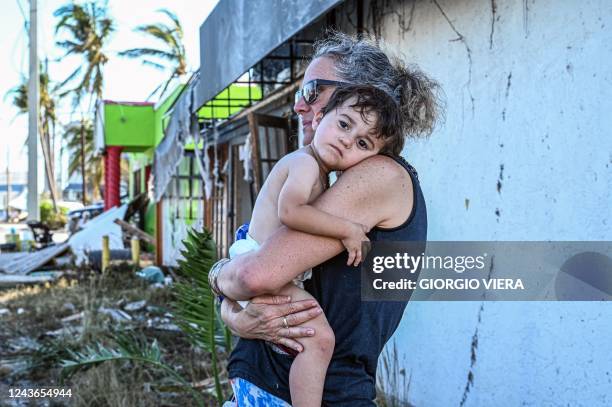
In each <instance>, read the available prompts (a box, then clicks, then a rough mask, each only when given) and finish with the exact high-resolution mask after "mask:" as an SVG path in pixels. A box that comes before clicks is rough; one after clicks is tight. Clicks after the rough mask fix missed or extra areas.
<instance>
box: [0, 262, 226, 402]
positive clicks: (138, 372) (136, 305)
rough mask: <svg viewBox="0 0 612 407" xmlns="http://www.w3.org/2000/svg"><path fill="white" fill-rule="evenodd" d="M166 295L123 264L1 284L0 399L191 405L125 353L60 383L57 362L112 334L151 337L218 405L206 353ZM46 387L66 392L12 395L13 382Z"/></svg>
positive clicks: (159, 372) (181, 389)
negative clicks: (33, 282)
mask: <svg viewBox="0 0 612 407" xmlns="http://www.w3.org/2000/svg"><path fill="white" fill-rule="evenodd" d="M171 302H172V288H171V286H161V285H151V284H148V283H147V282H145V281H144V280H142V279H140V278H138V277H136V276H135V275H134V271H133V269H132V268H131V266H128V265H125V266H113V267H111V268H110V269H109V270H108V271H107V272H106V273H105V274H104V275H101V274H100V273H99V272H95V271H90V270H79V271H72V272H68V273H67V274H66V275H65V276H64V277H63V278H62V279H60V280H59V281H56V282H54V283H53V284H48V283H47V284H46V285H44V286H41V285H39V286H34V287H18V288H13V289H8V290H0V405H9V406H11V405H13V406H18V405H19V406H21V405H48V406H53V405H58V406H60V405H70V406H73V405H74V406H154V405H170V406H171V405H183V406H184V405H196V402H195V400H194V398H193V396H192V395H191V394H190V393H189V392H188V391H186V389H185V386H184V385H181V384H180V383H179V382H178V381H177V380H176V379H173V378H172V377H171V375H169V374H168V372H167V371H164V370H163V369H160V368H156V367H155V366H153V365H149V364H144V363H137V362H132V361H129V360H122V361H112V362H106V363H102V364H99V365H96V366H95V367H92V368H89V369H87V370H83V371H79V372H77V373H76V374H74V375H73V376H72V377H69V378H68V379H66V380H65V381H64V382H63V383H62V382H61V380H60V379H61V373H62V368H61V364H62V361H63V360H65V359H70V358H71V353H70V352H83V351H85V350H87V348H88V347H92V346H106V347H108V348H113V347H114V346H115V347H116V337H117V336H118V335H124V336H125V335H128V336H129V337H131V338H136V339H138V340H139V341H140V342H141V343H145V344H147V345H150V344H152V343H153V341H157V344H158V345H159V348H160V351H161V355H162V357H161V359H162V361H163V362H164V363H165V364H167V365H170V366H171V367H172V370H174V371H175V372H176V373H178V374H179V375H180V376H181V377H182V378H183V379H184V380H185V381H187V382H188V383H191V384H192V385H193V386H194V387H195V388H196V389H197V390H198V392H199V393H200V394H201V395H202V397H203V398H204V400H205V404H206V405H216V404H217V402H216V400H215V399H214V398H213V396H212V391H213V389H214V387H213V382H212V379H211V369H210V358H209V355H208V354H207V353H206V352H205V351H203V350H201V349H199V348H196V347H194V346H192V345H191V344H190V343H189V342H188V341H187V339H186V337H185V335H184V334H183V333H182V332H181V331H180V330H179V329H178V327H177V326H176V325H175V324H174V320H173V315H172V310H171V307H170V304H171ZM221 358H222V359H225V358H224V357H223V356H222V357H221ZM221 368H222V369H224V363H222V367H221ZM225 386H227V384H225ZM49 387H58V388H63V389H65V390H67V389H70V390H71V396H70V397H64V398H61V397H57V398H45V399H35V398H29V399H27V398H11V397H10V395H11V389H13V394H14V391H15V390H14V389H18V388H19V389H28V388H49ZM225 394H227V387H226V388H225Z"/></svg>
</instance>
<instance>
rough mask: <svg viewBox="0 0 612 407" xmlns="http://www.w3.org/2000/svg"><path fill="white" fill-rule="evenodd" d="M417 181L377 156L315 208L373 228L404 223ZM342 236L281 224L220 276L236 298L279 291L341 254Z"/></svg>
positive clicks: (344, 179)
mask: <svg viewBox="0 0 612 407" xmlns="http://www.w3.org/2000/svg"><path fill="white" fill-rule="evenodd" d="M410 191H412V183H411V181H410V176H409V175H408V173H407V172H406V171H405V170H404V169H403V168H402V167H401V165H399V164H397V163H396V162H395V161H394V160H393V159H391V158H389V157H385V156H374V157H371V158H369V159H367V160H364V161H362V162H361V163H359V164H357V165H356V166H354V167H352V168H350V169H349V170H347V171H345V172H344V173H343V174H342V177H340V178H339V179H338V181H337V182H336V183H335V184H334V185H333V186H332V187H331V188H329V189H328V190H327V191H326V192H325V193H323V194H322V195H321V196H320V197H319V198H318V199H317V200H316V201H315V202H314V204H313V205H314V206H315V207H316V208H317V209H319V210H322V211H324V212H328V213H330V214H332V215H335V216H341V217H345V218H347V219H350V220H352V221H354V222H356V223H360V224H362V225H365V226H366V227H368V228H372V227H374V226H381V227H393V226H398V225H400V224H401V223H402V222H403V221H404V220H405V219H406V218H407V217H408V215H409V214H410V210H411V208H412V194H411V193H409V192H410ZM343 249H344V247H343V246H342V244H341V243H340V241H339V240H336V239H333V238H329V237H323V236H315V235H309V234H307V233H303V232H298V231H295V230H291V229H288V228H286V227H283V228H280V229H279V230H278V231H277V232H275V233H274V234H273V235H272V236H271V237H270V238H269V239H268V240H266V241H265V242H264V243H263V244H262V246H261V247H260V248H259V249H258V250H256V251H253V252H250V253H247V254H244V255H242V256H238V257H237V258H235V259H234V260H232V261H230V262H229V263H227V264H225V265H224V266H223V268H222V270H221V272H220V273H219V277H218V280H217V283H218V286H219V288H220V289H221V291H222V292H223V293H224V294H225V295H226V296H228V297H230V298H233V299H249V298H252V297H254V296H257V295H259V294H264V293H274V292H276V291H277V290H279V289H280V288H282V287H283V286H284V285H285V284H287V283H288V282H290V281H291V280H292V279H293V278H295V277H296V276H297V275H298V274H300V273H302V272H303V271H304V270H308V269H309V268H312V267H313V266H316V265H318V264H320V263H323V262H324V261H326V260H328V259H330V258H332V257H333V256H335V255H337V254H338V253H340V252H341V251H342V250H343Z"/></svg>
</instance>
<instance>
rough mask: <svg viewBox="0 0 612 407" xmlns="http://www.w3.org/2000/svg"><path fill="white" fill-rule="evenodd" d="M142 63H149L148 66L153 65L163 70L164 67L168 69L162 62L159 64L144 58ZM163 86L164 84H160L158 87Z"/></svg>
mask: <svg viewBox="0 0 612 407" xmlns="http://www.w3.org/2000/svg"><path fill="white" fill-rule="evenodd" d="M142 64H143V65H148V66H151V67H153V68H155V69H159V70H162V71H163V70H164V69H166V67H165V66H164V65H162V64H158V63H157V62H153V61H149V60H148V59H143V60H142ZM161 86H162V85H159V86H158V88H159V87H161ZM153 93H155V92H153Z"/></svg>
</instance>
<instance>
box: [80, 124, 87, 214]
mask: <svg viewBox="0 0 612 407" xmlns="http://www.w3.org/2000/svg"><path fill="white" fill-rule="evenodd" d="M84 126H85V119H83V118H81V180H82V181H81V182H82V185H83V206H86V205H87V177H86V175H85V128H84Z"/></svg>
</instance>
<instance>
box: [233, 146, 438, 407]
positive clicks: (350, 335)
mask: <svg viewBox="0 0 612 407" xmlns="http://www.w3.org/2000/svg"><path fill="white" fill-rule="evenodd" d="M392 158H393V159H394V160H395V161H397V162H398V163H399V164H401V165H402V166H403V167H404V168H405V169H406V171H408V173H409V174H410V178H411V179H412V186H413V193H414V196H413V202H414V205H413V207H412V211H411V213H410V216H409V217H408V219H407V220H406V221H405V222H404V223H403V224H402V225H400V226H398V227H395V228H392V229H381V228H374V229H372V230H371V231H370V233H368V238H369V239H370V240H371V241H425V240H426V239H427V210H426V208H425V200H424V199H423V193H422V192H421V187H420V185H419V181H418V175H417V172H416V170H415V169H414V168H413V167H412V166H411V165H410V164H408V163H407V162H406V161H405V160H404V159H403V158H401V157H392ZM346 256H347V254H346V252H342V253H340V254H339V255H337V256H335V257H334V258H332V259H330V260H328V261H326V262H325V263H323V264H321V265H319V266H318V267H315V268H314V269H313V274H312V279H310V280H307V281H306V282H305V288H306V290H308V291H309V292H310V293H311V294H312V295H313V296H314V297H315V298H316V299H317V301H318V302H319V304H320V305H321V307H322V308H323V311H324V312H325V316H326V317H327V320H328V322H329V324H330V325H331V327H332V329H333V331H334V334H335V337H336V345H335V349H334V355H333V357H332V360H331V363H330V365H329V368H328V370H327V376H326V379H325V389H324V393H323V405H324V406H351V407H353V406H374V401H373V400H374V398H375V397H376V366H377V364H378V356H379V355H380V353H381V352H382V349H383V347H384V345H385V343H386V342H387V341H388V340H389V338H390V337H391V335H393V333H394V332H395V330H396V329H397V326H398V325H399V323H400V320H401V319H402V315H403V314H404V310H405V308H406V305H407V302H406V301H397V302H396V301H379V302H377V301H361V285H360V284H361V278H360V272H359V270H358V269H357V268H356V267H351V266H347V265H346ZM292 359H293V358H292V357H291V356H287V355H281V354H279V353H276V352H275V351H273V350H272V349H271V348H270V347H269V346H267V345H266V344H265V342H264V341H260V340H249V339H240V340H239V341H238V343H237V344H236V347H235V348H234V350H233V352H232V354H231V356H230V361H229V365H228V371H229V377H230V378H235V377H241V378H243V379H245V380H248V381H250V382H251V383H253V384H255V385H256V386H258V387H260V388H262V389H263V390H265V391H267V392H269V393H271V394H273V395H275V396H277V397H279V398H281V399H283V400H285V401H287V402H288V403H290V402H291V396H290V393H289V369H290V367H291V362H292Z"/></svg>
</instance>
